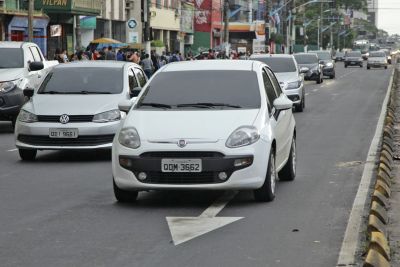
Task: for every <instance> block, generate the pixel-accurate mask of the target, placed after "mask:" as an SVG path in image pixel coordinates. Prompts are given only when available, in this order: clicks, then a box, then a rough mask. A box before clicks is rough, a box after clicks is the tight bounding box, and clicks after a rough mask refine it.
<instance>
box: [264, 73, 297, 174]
mask: <svg viewBox="0 0 400 267" xmlns="http://www.w3.org/2000/svg"><path fill="white" fill-rule="evenodd" d="M265 70H266V72H267V74H268V76H269V78H270V80H271V82H272V85H273V87H274V90H275V92H276V95H277V97H280V96H281V95H282V94H283V92H282V88H281V86H280V85H279V82H278V79H277V78H276V76H275V74H274V73H273V72H272V70H271V69H269V68H265ZM291 118H292V110H291V109H288V110H282V111H280V112H279V114H278V118H277V122H278V125H277V134H279V135H280V137H281V142H282V144H281V145H282V146H281V148H282V150H281V151H280V152H281V154H280V155H279V157H281V156H282V158H279V160H280V161H279V163H281V164H282V163H284V162H285V161H286V158H287V155H289V151H290V146H291V145H292V132H291V127H290V122H291ZM277 159H278V155H277ZM278 166H280V165H278V164H277V167H278Z"/></svg>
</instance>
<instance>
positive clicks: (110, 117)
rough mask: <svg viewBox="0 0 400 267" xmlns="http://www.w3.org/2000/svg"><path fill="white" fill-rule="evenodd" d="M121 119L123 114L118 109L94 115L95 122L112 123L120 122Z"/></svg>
mask: <svg viewBox="0 0 400 267" xmlns="http://www.w3.org/2000/svg"><path fill="white" fill-rule="evenodd" d="M120 119H121V112H120V111H119V110H118V109H114V110H110V111H106V112H103V113H99V114H96V115H94V117H93V122H110V121H119V120H120Z"/></svg>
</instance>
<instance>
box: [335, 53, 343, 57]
mask: <svg viewBox="0 0 400 267" xmlns="http://www.w3.org/2000/svg"><path fill="white" fill-rule="evenodd" d="M336 56H337V57H342V56H344V53H342V52H337V53H336Z"/></svg>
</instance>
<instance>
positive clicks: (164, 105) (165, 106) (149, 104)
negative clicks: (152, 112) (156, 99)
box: [139, 103, 172, 108]
mask: <svg viewBox="0 0 400 267" xmlns="http://www.w3.org/2000/svg"><path fill="white" fill-rule="evenodd" d="M142 106H148V107H154V108H172V106H170V105H167V104H161V103H141V104H140V106H139V107H142Z"/></svg>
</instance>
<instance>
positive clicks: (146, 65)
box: [142, 54, 154, 79]
mask: <svg viewBox="0 0 400 267" xmlns="http://www.w3.org/2000/svg"><path fill="white" fill-rule="evenodd" d="M142 68H143V70H144V73H146V76H147V78H149V79H150V77H151V75H152V74H153V69H154V66H153V61H151V59H150V55H149V54H146V55H145V56H144V59H143V60H142Z"/></svg>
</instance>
